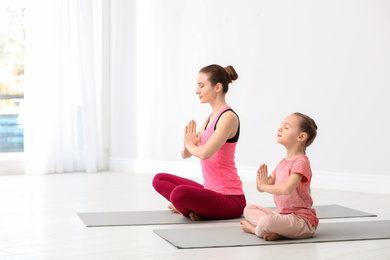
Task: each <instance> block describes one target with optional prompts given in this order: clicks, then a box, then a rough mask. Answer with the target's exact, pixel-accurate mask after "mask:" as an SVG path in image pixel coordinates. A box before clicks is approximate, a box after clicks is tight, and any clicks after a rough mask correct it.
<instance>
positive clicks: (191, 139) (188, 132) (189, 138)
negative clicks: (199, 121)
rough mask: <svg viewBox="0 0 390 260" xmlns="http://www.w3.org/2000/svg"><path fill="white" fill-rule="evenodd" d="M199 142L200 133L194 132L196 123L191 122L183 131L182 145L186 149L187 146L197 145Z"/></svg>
mask: <svg viewBox="0 0 390 260" xmlns="http://www.w3.org/2000/svg"><path fill="white" fill-rule="evenodd" d="M199 142H200V132H199V133H197V132H196V122H195V121H194V120H191V121H190V122H189V123H188V125H187V126H186V127H185V130H184V138H183V143H184V146H185V147H186V146H187V145H188V144H194V145H198V143H199Z"/></svg>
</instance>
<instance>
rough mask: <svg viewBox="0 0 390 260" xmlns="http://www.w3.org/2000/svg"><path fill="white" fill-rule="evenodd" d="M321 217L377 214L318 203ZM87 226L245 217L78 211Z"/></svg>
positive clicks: (154, 223)
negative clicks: (214, 217)
mask: <svg viewBox="0 0 390 260" xmlns="http://www.w3.org/2000/svg"><path fill="white" fill-rule="evenodd" d="M314 208H315V209H316V211H317V216H318V218H320V219H327V218H354V217H375V216H376V215H373V214H370V213H367V212H363V211H359V210H355V209H351V208H347V207H343V206H340V205H318V206H315V207H314ZM77 214H78V216H79V217H80V219H81V220H82V221H83V222H84V224H85V225H86V226H87V227H103V226H134V225H167V224H194V223H206V222H213V223H215V222H237V221H240V220H242V219H243V217H241V218H236V219H223V220H202V221H197V222H194V221H192V220H191V219H190V218H189V217H183V216H181V215H180V214H174V213H172V212H170V211H169V210H160V211H123V212H84V213H77Z"/></svg>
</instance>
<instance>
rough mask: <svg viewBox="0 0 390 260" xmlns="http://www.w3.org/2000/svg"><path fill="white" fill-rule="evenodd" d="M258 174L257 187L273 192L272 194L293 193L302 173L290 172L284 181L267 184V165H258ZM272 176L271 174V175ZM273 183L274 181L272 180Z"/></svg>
mask: <svg viewBox="0 0 390 260" xmlns="http://www.w3.org/2000/svg"><path fill="white" fill-rule="evenodd" d="M257 175H258V177H257V178H258V189H260V190H262V191H265V192H268V193H271V194H274V195H290V194H291V193H293V192H294V191H295V190H296V188H297V187H298V185H299V183H300V182H301V180H302V178H303V175H302V174H299V173H292V174H291V175H290V177H289V178H288V179H287V181H286V182H284V183H280V184H269V183H268V176H267V175H268V173H267V166H266V165H265V164H263V165H261V166H260V167H259V170H258V171H257ZM271 176H273V174H272V175H271ZM274 183H275V182H274Z"/></svg>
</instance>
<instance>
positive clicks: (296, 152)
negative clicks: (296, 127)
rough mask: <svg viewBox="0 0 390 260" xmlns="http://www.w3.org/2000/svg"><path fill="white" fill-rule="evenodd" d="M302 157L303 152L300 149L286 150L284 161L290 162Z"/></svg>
mask: <svg viewBox="0 0 390 260" xmlns="http://www.w3.org/2000/svg"><path fill="white" fill-rule="evenodd" d="M304 155H305V152H304V151H303V149H302V148H297V149H287V156H286V161H290V160H293V159H296V158H298V157H301V156H304Z"/></svg>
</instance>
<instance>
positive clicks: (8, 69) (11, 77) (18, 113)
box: [0, 0, 26, 153]
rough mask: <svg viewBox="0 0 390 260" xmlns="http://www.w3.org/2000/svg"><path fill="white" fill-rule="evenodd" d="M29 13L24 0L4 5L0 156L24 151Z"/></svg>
mask: <svg viewBox="0 0 390 260" xmlns="http://www.w3.org/2000/svg"><path fill="white" fill-rule="evenodd" d="M25 11H26V8H25V6H24V3H23V1H3V0H2V1H1V2H0V153H10V152H23V151H24V129H23V116H22V107H23V99H24V50H25V39H26V31H25V25H24V17H25Z"/></svg>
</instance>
